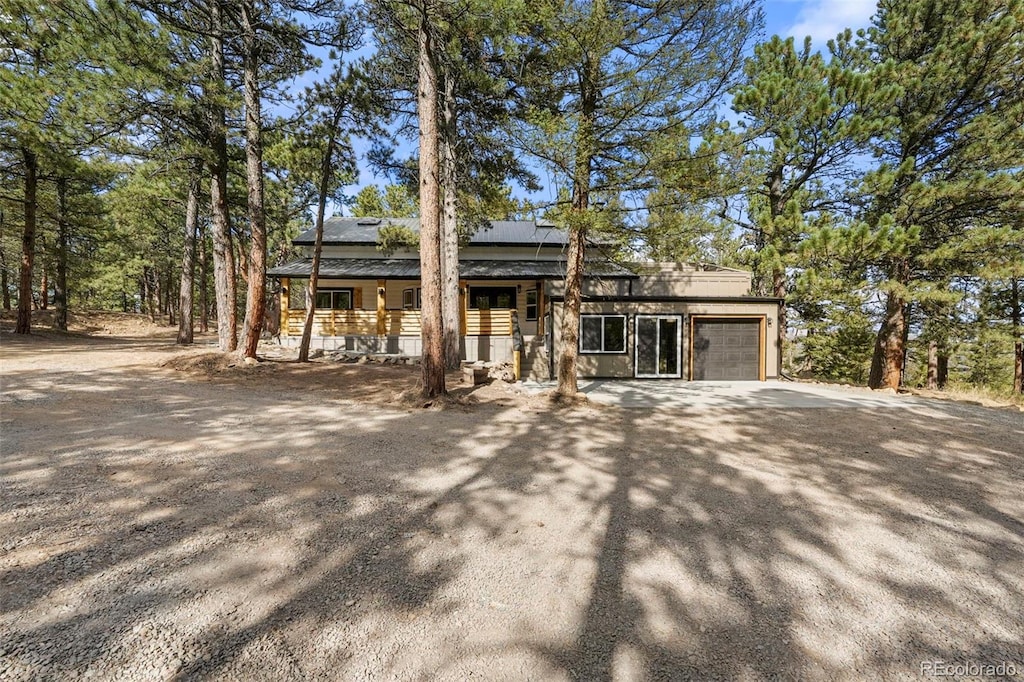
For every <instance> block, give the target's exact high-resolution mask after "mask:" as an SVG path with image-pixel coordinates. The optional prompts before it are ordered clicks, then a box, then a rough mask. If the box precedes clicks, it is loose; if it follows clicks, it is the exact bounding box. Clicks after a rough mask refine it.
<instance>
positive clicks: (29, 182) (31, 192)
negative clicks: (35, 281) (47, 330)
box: [14, 147, 39, 334]
mask: <svg viewBox="0 0 1024 682" xmlns="http://www.w3.org/2000/svg"><path fill="white" fill-rule="evenodd" d="M21 154H22V157H23V158H24V159H25V229H24V230H23V231H22V233H21V277H20V279H19V281H18V324H17V326H16V327H15V329H14V332H15V333H16V334H29V333H31V332H32V262H33V260H34V259H35V252H36V193H37V190H38V184H39V178H38V175H39V159H38V157H37V156H36V154H35V152H33V151H32V150H30V149H28V148H27V147H24V148H22V150H21Z"/></svg>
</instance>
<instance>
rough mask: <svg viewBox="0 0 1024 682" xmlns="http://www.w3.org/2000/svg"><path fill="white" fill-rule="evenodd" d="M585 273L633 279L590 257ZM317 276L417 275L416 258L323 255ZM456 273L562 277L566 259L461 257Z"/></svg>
mask: <svg viewBox="0 0 1024 682" xmlns="http://www.w3.org/2000/svg"><path fill="white" fill-rule="evenodd" d="M312 271H313V261H312V259H310V258H302V259H299V260H295V261H292V262H290V263H286V264H285V265H280V266H278V267H276V268H270V269H269V270H268V271H267V275H268V276H270V277H309V275H310V273H311V272H312ZM586 276H587V277H609V278H615V279H632V278H634V277H636V275H634V274H633V273H631V272H629V271H628V270H626V269H625V268H622V267H620V266H618V265H615V264H614V263H608V262H606V261H592V262H588V263H587V265H586ZM320 277H329V278H335V279H419V278H420V261H419V259H417V258H324V259H322V260H321V261H320ZM459 277H461V278H464V279H561V278H563V277H565V263H564V262H562V261H543V260H463V261H459Z"/></svg>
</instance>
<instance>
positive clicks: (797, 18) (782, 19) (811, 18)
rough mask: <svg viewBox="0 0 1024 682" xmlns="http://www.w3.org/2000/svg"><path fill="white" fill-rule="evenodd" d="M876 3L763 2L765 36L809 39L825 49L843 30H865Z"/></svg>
mask: <svg viewBox="0 0 1024 682" xmlns="http://www.w3.org/2000/svg"><path fill="white" fill-rule="evenodd" d="M875 4H876V3H875V0H765V3H764V14H765V35H766V36H771V35H774V34H778V35H781V36H793V37H794V38H796V39H797V42H798V43H799V42H800V41H802V40H803V38H804V36H808V35H809V36H811V38H812V39H813V40H814V46H815V47H816V48H822V49H823V48H824V47H825V43H826V42H827V41H828V39H829V38H834V37H835V36H836V34H837V33H839V32H840V31H842V30H843V29H844V28H852V29H858V28H864V27H866V26H867V25H868V24H869V23H870V20H871V15H872V14H874V13H875Z"/></svg>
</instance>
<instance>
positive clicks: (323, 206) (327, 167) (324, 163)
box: [289, 105, 343, 362]
mask: <svg viewBox="0 0 1024 682" xmlns="http://www.w3.org/2000/svg"><path fill="white" fill-rule="evenodd" d="M336 106H337V105H336ZM342 113H343V110H342V108H341V107H340V106H338V107H337V108H336V109H335V110H334V118H333V119H332V120H331V128H330V130H329V131H328V133H327V148H326V149H325V150H324V156H323V158H322V159H320V188H319V192H318V195H317V204H316V238H315V239H314V240H313V263H312V268H311V270H310V273H309V283H308V285H307V286H306V317H305V319H304V320H303V322H302V338H301V340H300V341H299V362H308V361H309V342H310V339H311V338H312V336H313V311H314V309H315V305H316V287H317V283H318V282H319V280H320V256H321V254H322V253H323V246H324V215H325V214H326V212H327V195H328V194H329V193H330V188H331V182H332V179H333V177H334V163H333V161H334V150H335V149H336V148H337V144H338V141H337V134H338V126H340V125H341V115H342ZM289 295H290V294H289Z"/></svg>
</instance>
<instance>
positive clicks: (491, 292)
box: [469, 287, 516, 310]
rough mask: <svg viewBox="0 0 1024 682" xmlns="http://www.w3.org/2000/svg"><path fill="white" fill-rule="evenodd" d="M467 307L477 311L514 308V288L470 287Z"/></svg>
mask: <svg viewBox="0 0 1024 682" xmlns="http://www.w3.org/2000/svg"><path fill="white" fill-rule="evenodd" d="M469 307H470V308H477V309H479V310H490V309H491V308H515V307H516V288H515V287H470V288H469Z"/></svg>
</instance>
